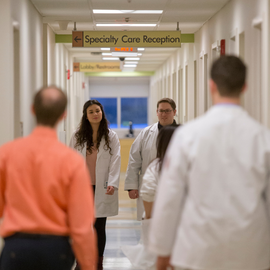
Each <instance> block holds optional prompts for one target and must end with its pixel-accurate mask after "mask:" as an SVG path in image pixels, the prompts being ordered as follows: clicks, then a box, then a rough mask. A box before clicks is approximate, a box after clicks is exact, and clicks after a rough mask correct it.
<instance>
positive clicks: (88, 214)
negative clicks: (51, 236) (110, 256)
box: [67, 159, 98, 270]
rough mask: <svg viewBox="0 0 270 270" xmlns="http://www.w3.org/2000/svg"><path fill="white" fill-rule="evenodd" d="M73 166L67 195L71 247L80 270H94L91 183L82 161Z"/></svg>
mask: <svg viewBox="0 0 270 270" xmlns="http://www.w3.org/2000/svg"><path fill="white" fill-rule="evenodd" d="M79 161H80V162H76V164H73V168H74V170H73V172H72V175H71V176H70V177H71V180H70V186H69V190H68V194H67V198H68V209H67V212H68V224H69V227H70V236H71V238H72V247H73V250H74V253H75V256H76V259H77V260H78V262H79V265H80V267H81V269H82V270H96V262H97V256H98V254H97V240H96V233H95V229H94V222H95V213H94V198H93V191H92V188H91V185H90V183H91V181H90V177H89V173H88V171H87V168H86V165H85V162H84V160H83V159H80V160H79Z"/></svg>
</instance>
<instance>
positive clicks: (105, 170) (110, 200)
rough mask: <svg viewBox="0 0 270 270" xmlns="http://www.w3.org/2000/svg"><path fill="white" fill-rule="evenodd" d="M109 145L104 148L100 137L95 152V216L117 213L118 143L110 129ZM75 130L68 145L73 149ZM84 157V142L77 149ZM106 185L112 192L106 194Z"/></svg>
mask: <svg viewBox="0 0 270 270" xmlns="http://www.w3.org/2000/svg"><path fill="white" fill-rule="evenodd" d="M109 139H110V147H111V149H112V155H110V153H109V150H105V149H104V145H105V139H104V137H103V138H102V139H101V142H100V146H99V149H98V153H97V162H96V191H95V211H96V217H97V218H98V217H110V216H115V215H117V214H118V187H119V179H120V167H121V160H120V143H119V139H118V136H117V134H116V133H115V132H114V131H112V130H110V133H109ZM75 144H76V140H75V132H74V133H73V135H72V138H71V140H70V147H72V148H73V149H75ZM75 150H76V151H77V152H78V153H80V154H81V155H82V156H83V157H84V158H86V144H85V146H84V147H83V149H81V150H78V149H75ZM107 186H113V187H115V189H114V194H113V195H107V194H106V192H107Z"/></svg>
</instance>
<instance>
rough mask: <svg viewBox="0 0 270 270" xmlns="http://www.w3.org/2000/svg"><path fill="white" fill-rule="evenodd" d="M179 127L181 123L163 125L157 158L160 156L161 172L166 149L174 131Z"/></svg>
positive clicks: (159, 135)
mask: <svg viewBox="0 0 270 270" xmlns="http://www.w3.org/2000/svg"><path fill="white" fill-rule="evenodd" d="M178 127H179V125H175V126H165V127H163V128H162V129H161V130H160V131H159V133H158V137H157V158H158V164H157V166H158V172H159V173H160V171H161V168H162V164H163V160H164V157H165V153H166V150H167V148H168V145H169V142H170V140H171V137H172V135H173V133H174V131H175V130H176V129H177V128H178Z"/></svg>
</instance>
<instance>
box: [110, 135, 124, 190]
mask: <svg viewBox="0 0 270 270" xmlns="http://www.w3.org/2000/svg"><path fill="white" fill-rule="evenodd" d="M110 140H111V142H110V147H111V149H112V151H111V152H112V156H111V157H110V165H109V178H108V187H107V193H106V194H108V195H113V194H114V190H115V189H118V187H119V180H120V169H121V154H120V142H119V139H118V137H117V135H116V134H115V133H113V135H112V136H111V137H110Z"/></svg>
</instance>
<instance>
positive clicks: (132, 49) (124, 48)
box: [111, 47, 137, 52]
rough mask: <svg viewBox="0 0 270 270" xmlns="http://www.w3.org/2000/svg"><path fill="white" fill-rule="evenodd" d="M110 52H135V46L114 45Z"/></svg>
mask: <svg viewBox="0 0 270 270" xmlns="http://www.w3.org/2000/svg"><path fill="white" fill-rule="evenodd" d="M111 52H137V48H132V47H121V48H119V47H116V48H111Z"/></svg>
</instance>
